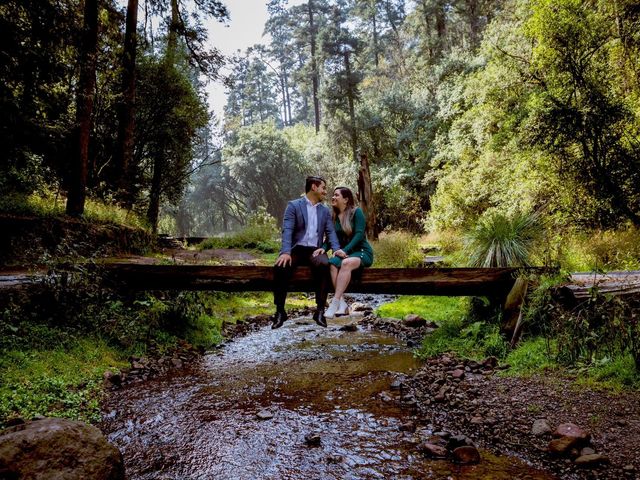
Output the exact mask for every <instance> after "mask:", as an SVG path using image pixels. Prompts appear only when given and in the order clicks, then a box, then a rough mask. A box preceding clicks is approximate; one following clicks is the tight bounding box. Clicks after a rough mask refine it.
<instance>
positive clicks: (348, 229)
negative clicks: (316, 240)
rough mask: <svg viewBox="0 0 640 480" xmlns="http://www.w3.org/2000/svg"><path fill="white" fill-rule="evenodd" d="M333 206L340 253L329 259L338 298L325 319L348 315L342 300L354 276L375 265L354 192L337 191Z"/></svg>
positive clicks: (340, 188)
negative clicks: (353, 274)
mask: <svg viewBox="0 0 640 480" xmlns="http://www.w3.org/2000/svg"><path fill="white" fill-rule="evenodd" d="M331 206H332V207H333V215H332V216H333V222H334V225H335V228H336V233H337V234H338V240H339V241H340V249H339V250H338V251H336V252H333V257H331V258H330V259H329V263H330V267H329V268H330V270H331V281H332V282H333V287H334V289H335V294H334V295H333V300H331V304H330V305H329V308H328V309H327V311H326V312H325V314H324V315H325V317H326V318H333V317H335V316H336V315H346V314H347V313H348V306H347V302H345V301H344V298H342V296H343V294H344V292H345V291H346V289H347V287H348V286H349V282H350V281H351V273H352V272H353V271H354V270H357V269H358V268H364V267H370V266H371V264H372V263H373V249H372V248H371V245H369V242H367V237H366V234H365V230H366V220H365V218H364V213H363V212H362V210H361V209H360V208H358V207H356V202H355V200H354V198H353V192H352V191H351V190H350V189H348V188H347V187H337V188H336V189H335V190H334V191H333V197H331Z"/></svg>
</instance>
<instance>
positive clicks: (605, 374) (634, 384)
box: [576, 355, 640, 392]
mask: <svg viewBox="0 0 640 480" xmlns="http://www.w3.org/2000/svg"><path fill="white" fill-rule="evenodd" d="M580 370H581V371H580V373H582V375H580V376H579V377H578V379H577V380H576V383H577V385H579V386H586V387H589V388H595V389H607V390H613V391H617V392H620V391H623V390H627V389H630V388H631V389H636V390H637V389H640V374H638V372H637V371H636V369H635V364H634V361H633V358H632V356H631V355H620V356H617V357H614V358H608V357H605V358H602V359H600V360H599V361H596V362H594V363H593V364H592V365H590V366H587V367H585V368H582V369H580Z"/></svg>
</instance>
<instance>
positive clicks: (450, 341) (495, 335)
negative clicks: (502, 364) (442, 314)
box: [418, 318, 508, 359]
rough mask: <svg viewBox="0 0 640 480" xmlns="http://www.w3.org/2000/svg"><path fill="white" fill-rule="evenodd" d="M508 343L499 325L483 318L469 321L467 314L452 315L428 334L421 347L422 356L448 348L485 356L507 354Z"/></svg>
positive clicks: (446, 350)
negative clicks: (501, 333) (487, 321)
mask: <svg viewBox="0 0 640 480" xmlns="http://www.w3.org/2000/svg"><path fill="white" fill-rule="evenodd" d="M507 350H508V344H507V343H506V342H505V340H504V338H503V337H502V336H501V335H500V331H499V326H498V325H492V324H488V323H486V322H483V321H476V322H473V323H470V324H469V323H467V321H466V320H465V319H464V318H457V319H455V318H454V319H450V320H448V321H446V322H443V323H442V325H441V326H440V328H438V329H437V330H435V331H434V332H433V333H431V334H430V335H427V336H426V337H425V338H424V340H423V342H422V346H421V347H420V349H419V350H418V355H419V356H420V357H421V358H429V357H432V356H435V355H439V354H441V353H445V352H455V354H456V355H458V356H461V357H466V358H476V359H479V358H484V357H486V356H488V355H494V356H497V357H499V358H504V356H505V354H506V352H507Z"/></svg>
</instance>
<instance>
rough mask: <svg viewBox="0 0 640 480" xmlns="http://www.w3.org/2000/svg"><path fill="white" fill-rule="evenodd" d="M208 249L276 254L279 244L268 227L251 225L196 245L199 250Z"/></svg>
mask: <svg viewBox="0 0 640 480" xmlns="http://www.w3.org/2000/svg"><path fill="white" fill-rule="evenodd" d="M208 248H239V249H249V250H258V251H261V252H264V253H276V252H278V251H279V249H280V244H279V243H278V241H277V240H276V237H275V233H274V231H273V229H272V228H271V227H270V226H268V225H252V226H248V227H245V228H244V229H242V230H240V231H239V232H235V233H232V234H230V235H226V236H223V237H212V238H208V239H207V240H205V241H204V242H202V243H200V244H199V245H198V249H200V250H204V249H208Z"/></svg>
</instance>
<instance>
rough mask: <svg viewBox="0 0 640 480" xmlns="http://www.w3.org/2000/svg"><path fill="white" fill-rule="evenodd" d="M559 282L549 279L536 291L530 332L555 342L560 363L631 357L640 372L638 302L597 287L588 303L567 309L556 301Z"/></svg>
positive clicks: (528, 318) (530, 309) (528, 320)
mask: <svg viewBox="0 0 640 480" xmlns="http://www.w3.org/2000/svg"><path fill="white" fill-rule="evenodd" d="M558 281H559V279H558V278H555V279H547V280H546V281H544V282H542V283H541V285H540V286H539V287H538V288H537V289H535V290H534V292H533V293H532V295H531V296H530V304H529V307H528V309H527V312H526V317H525V319H526V320H525V321H526V324H527V325H528V328H529V329H530V331H533V332H534V333H536V334H539V335H543V336H544V337H545V338H547V340H548V341H549V342H551V341H553V342H554V344H555V345H556V348H555V349H554V351H555V358H556V359H557V361H558V362H559V363H562V364H564V365H578V364H585V365H591V366H593V365H598V364H599V363H601V362H602V361H603V360H604V359H614V358H619V357H624V356H626V355H630V356H631V358H633V359H634V361H635V363H636V370H637V372H640V342H639V341H638V338H640V325H639V320H638V319H639V318H640V315H639V312H640V310H639V308H640V307H639V305H638V300H637V299H634V298H633V297H630V298H627V299H625V298H622V297H613V296H608V295H602V294H600V293H599V292H598V289H597V288H593V289H592V292H591V296H590V297H589V299H588V300H587V301H586V302H584V303H581V304H579V305H578V306H576V307H575V308H572V309H566V308H564V307H562V305H560V304H559V303H558V302H557V301H556V298H555V294H554V292H555V288H554V284H557V283H558Z"/></svg>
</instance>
